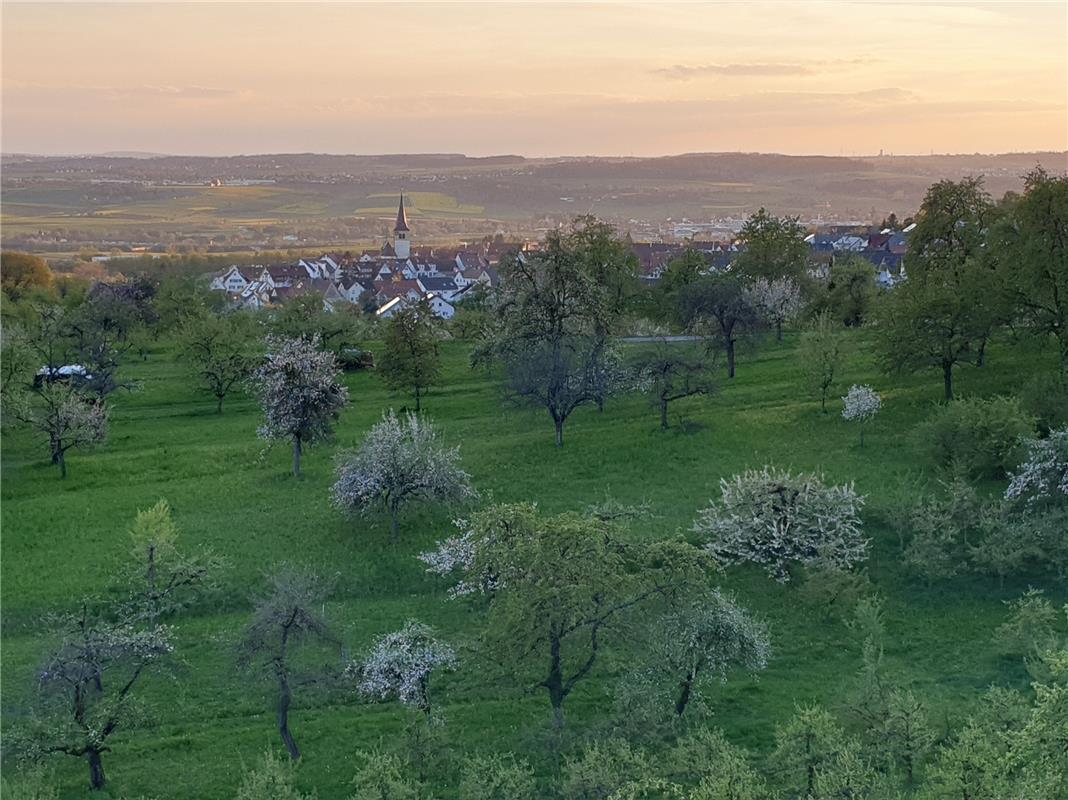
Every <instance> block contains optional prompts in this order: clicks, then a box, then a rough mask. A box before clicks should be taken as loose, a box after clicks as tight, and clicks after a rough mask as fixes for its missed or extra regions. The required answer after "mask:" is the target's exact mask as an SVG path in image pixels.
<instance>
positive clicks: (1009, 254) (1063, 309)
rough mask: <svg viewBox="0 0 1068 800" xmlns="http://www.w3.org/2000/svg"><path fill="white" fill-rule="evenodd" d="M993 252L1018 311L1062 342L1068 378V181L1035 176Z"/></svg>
mask: <svg viewBox="0 0 1068 800" xmlns="http://www.w3.org/2000/svg"><path fill="white" fill-rule="evenodd" d="M991 249H992V250H993V252H994V256H995V259H996V262H997V269H998V272H999V278H1000V281H999V283H1000V285H1001V288H1002V291H1003V292H1004V293H1005V294H1006V296H1007V298H1008V300H1009V302H1010V303H1011V304H1012V307H1013V309H1014V310H1015V312H1016V313H1017V314H1019V315H1020V316H1022V317H1023V319H1024V320H1026V322H1027V324H1028V326H1029V327H1030V328H1031V329H1032V330H1033V331H1036V332H1040V333H1045V334H1048V335H1052V336H1054V337H1055V338H1056V340H1057V344H1058V347H1059V348H1060V356H1061V371H1062V372H1064V373H1068V177H1065V176H1063V175H1060V176H1051V175H1049V174H1048V173H1047V172H1046V171H1045V170H1043V169H1042V168H1041V167H1038V168H1036V169H1034V170H1033V171H1032V172H1030V173H1029V174H1028V175H1027V177H1026V178H1025V181H1024V193H1023V195H1022V196H1020V197H1018V198H1015V199H1012V200H1010V202H1009V203H1008V204H1007V208H1006V209H1005V213H1004V214H1002V216H1001V217H1000V219H999V220H998V222H997V223H996V224H995V225H994V226H993V230H992V235H991Z"/></svg>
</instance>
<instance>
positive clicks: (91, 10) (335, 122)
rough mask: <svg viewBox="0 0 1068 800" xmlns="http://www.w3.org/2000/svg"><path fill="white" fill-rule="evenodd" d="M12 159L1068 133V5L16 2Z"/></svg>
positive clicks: (985, 147) (825, 143)
mask: <svg viewBox="0 0 1068 800" xmlns="http://www.w3.org/2000/svg"><path fill="white" fill-rule="evenodd" d="M2 14H3V19H2V22H3V90H2V91H3V96H2V100H3V111H2V115H3V116H2V147H3V150H4V151H5V152H35V153H87V152H104V151H126V150H137V151H149V152H161V153H181V154H212V155H224V154H234V153H260V152H307V151H315V152H338V153H382V152H463V153H468V154H472V155H487V154H493V153H518V154H523V155H531V156H536V155H563V154H572V155H579V154H595V155H613V154H615V155H657V154H665V153H677V152H686V151H727V150H746V151H774V152H782V153H825V154H830V155H838V154H871V153H877V152H878V151H879V150H880V149H882V150H884V151H886V152H894V153H901V154H904V153H928V152H931V151H934V152H974V151H981V152H1002V151H1031V150H1047V149H1052V150H1063V149H1065V148H1066V147H1068V102H1066V94H1068V2H1065V0H1056V1H1055V2H1046V3H1026V2H1001V3H954V2H932V3H892V2H853V3H847V2H829V3H815V2H792V3H786V2H780V3H763V4H762V3H711V2H710V3H657V4H647V3H635V4H630V3H580V4H571V3H544V2H543V3H538V4H535V3H526V4H509V3H445V2H439V3H411V4H405V3H397V2H394V3H296V2H294V3H262V2H257V3H252V2H247V3H210V2H187V3H180V4H178V3H172V4H153V3H136V2H135V3H125V4H95V3H78V2H73V3H57V4H49V3H12V2H4V3H3V11H2Z"/></svg>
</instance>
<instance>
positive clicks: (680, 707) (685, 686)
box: [675, 676, 693, 717]
mask: <svg viewBox="0 0 1068 800" xmlns="http://www.w3.org/2000/svg"><path fill="white" fill-rule="evenodd" d="M680 686H681V689H682V690H681V691H680V692H679V699H678V700H676V701H675V716H676V717H681V716H682V714H683V712H684V711H686V706H688V705H689V704H690V697H691V695H692V694H693V678H691V677H688V676H687V678H686V680H684V681H682V683H681V684H680Z"/></svg>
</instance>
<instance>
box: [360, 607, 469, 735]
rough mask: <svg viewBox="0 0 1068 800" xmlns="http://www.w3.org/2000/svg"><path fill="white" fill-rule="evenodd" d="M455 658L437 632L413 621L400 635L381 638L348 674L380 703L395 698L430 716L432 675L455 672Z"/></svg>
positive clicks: (362, 691)
mask: <svg viewBox="0 0 1068 800" xmlns="http://www.w3.org/2000/svg"><path fill="white" fill-rule="evenodd" d="M456 663H457V661H456V654H455V653H454V652H453V650H452V648H451V647H449V646H448V645H446V644H444V643H442V642H439V641H438V640H437V639H435V638H434V631H433V630H432V629H431V628H429V627H428V626H426V625H424V624H423V623H421V622H416V621H414V620H410V621H409V622H407V623H406V624H405V626H404V627H403V628H401V629H400V630H399V631H395V632H393V633H387V634H386V635H385V636H382V637H380V638H379V639H378V640H377V641H376V642H375V643H374V646H373V647H372V648H371V652H370V654H369V655H368V656H367V658H366V660H364V661H363V663H353V664H351V665H350V666H349V668H348V670H347V673H348V674H349V675H350V676H351V677H354V678H356V680H357V689H358V691H359V692H360V693H361V694H363V695H366V696H368V697H371V698H374V699H377V700H392V699H393V698H396V699H397V700H400V701H401V702H402V703H404V704H405V705H407V706H413V707H415V708H417V709H419V710H420V711H422V712H423V713H424V714H426V715H427V716H430V675H431V674H432V673H433V672H434V671H435V670H453V669H456Z"/></svg>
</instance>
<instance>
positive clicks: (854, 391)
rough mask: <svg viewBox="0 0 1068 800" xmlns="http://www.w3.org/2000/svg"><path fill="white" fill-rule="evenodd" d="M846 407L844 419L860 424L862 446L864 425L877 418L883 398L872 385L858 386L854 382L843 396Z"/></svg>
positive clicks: (862, 443) (861, 442)
mask: <svg viewBox="0 0 1068 800" xmlns="http://www.w3.org/2000/svg"><path fill="white" fill-rule="evenodd" d="M842 402H843V403H844V404H845V407H844V408H843V409H842V419H844V420H848V421H850V422H854V421H855V422H858V423H859V424H860V446H861V447H863V446H864V426H865V425H866V424H867V423H868V422H870V421H871V420H872V419H874V418H875V415H876V414H878V413H879V410H880V409H881V408H882V407H883V400H882V398H881V397H879V393H878V392H876V391H875V390H874V389H872V388H871V387H870V386H858V385H857V384H855V383H854V384H853V385H852V386H850V387H849V391H848V392H847V393H846V396H845V397H843V398H842Z"/></svg>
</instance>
